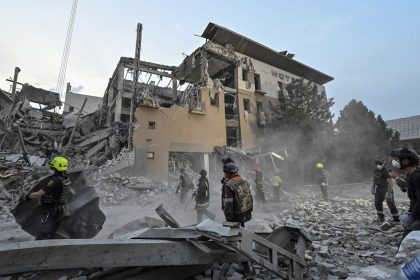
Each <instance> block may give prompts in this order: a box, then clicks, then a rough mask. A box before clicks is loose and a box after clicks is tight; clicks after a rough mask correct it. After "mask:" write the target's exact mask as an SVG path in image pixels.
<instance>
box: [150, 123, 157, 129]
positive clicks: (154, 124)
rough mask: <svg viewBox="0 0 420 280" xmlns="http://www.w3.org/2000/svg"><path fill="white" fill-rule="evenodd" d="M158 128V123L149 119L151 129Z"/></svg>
mask: <svg viewBox="0 0 420 280" xmlns="http://www.w3.org/2000/svg"><path fill="white" fill-rule="evenodd" d="M155 128H156V123H155V122H152V121H149V129H155Z"/></svg>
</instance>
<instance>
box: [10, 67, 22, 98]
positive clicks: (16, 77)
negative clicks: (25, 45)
mask: <svg viewBox="0 0 420 280" xmlns="http://www.w3.org/2000/svg"><path fill="white" fill-rule="evenodd" d="M19 72H20V68H19V67H15V75H14V76H13V86H12V94H13V96H15V94H16V84H17V80H18V76H19Z"/></svg>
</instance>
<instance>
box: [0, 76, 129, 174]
mask: <svg viewBox="0 0 420 280" xmlns="http://www.w3.org/2000/svg"><path fill="white" fill-rule="evenodd" d="M62 105H63V104H62V103H61V101H60V99H59V95H58V93H56V92H51V91H47V90H43V89H40V88H35V87H33V86H30V85H28V84H24V85H23V86H22V89H21V90H20V91H17V92H16V93H14V94H9V93H7V92H5V91H2V90H0V150H1V151H3V152H8V153H9V154H20V155H21V158H22V160H23V161H24V163H25V164H26V165H28V166H33V165H34V164H35V162H34V159H33V158H32V159H31V156H32V157H33V156H34V155H36V156H37V157H38V158H42V159H47V160H48V159H51V158H52V157H54V156H55V155H58V154H60V155H65V156H67V157H68V158H74V160H73V161H74V162H76V161H81V160H87V161H89V162H90V163H91V164H95V165H100V164H102V163H104V162H105V161H106V160H107V159H112V158H113V157H116V156H117V154H118V153H119V151H120V149H121V148H122V147H124V146H125V145H126V144H127V137H128V129H127V126H126V124H124V123H121V122H111V121H110V120H108V119H107V117H108V115H109V114H108V107H107V106H103V107H101V108H99V109H98V110H97V111H95V112H93V113H91V114H85V112H82V113H80V115H79V113H78V114H75V113H72V112H71V113H67V114H60V113H58V110H59V108H60V107H61V106H62ZM78 109H79V110H80V111H81V109H82V108H78ZM80 111H79V112H80ZM79 117H80V118H79Z"/></svg>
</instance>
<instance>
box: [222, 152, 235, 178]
mask: <svg viewBox="0 0 420 280" xmlns="http://www.w3.org/2000/svg"><path fill="white" fill-rule="evenodd" d="M222 162H223V170H225V167H226V164H228V163H235V161H234V160H233V159H232V158H231V157H224V158H222ZM226 179H227V178H226V176H225V175H223V177H222V179H221V180H220V182H221V183H222V185H223V184H224V183H225V180H226Z"/></svg>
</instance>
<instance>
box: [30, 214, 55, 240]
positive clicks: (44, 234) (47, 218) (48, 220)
mask: <svg viewBox="0 0 420 280" xmlns="http://www.w3.org/2000/svg"><path fill="white" fill-rule="evenodd" d="M43 207H44V209H43V214H42V215H41V217H40V219H41V229H40V231H39V233H38V235H37V236H36V237H35V239H36V240H44V239H53V238H54V235H55V232H56V231H57V229H58V226H59V225H60V221H59V217H60V211H59V208H58V207H55V206H43Z"/></svg>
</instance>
